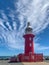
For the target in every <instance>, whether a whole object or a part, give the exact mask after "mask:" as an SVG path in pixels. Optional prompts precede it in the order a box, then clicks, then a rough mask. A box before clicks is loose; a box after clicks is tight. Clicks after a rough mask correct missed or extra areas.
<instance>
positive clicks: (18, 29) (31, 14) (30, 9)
mask: <svg viewBox="0 0 49 65" xmlns="http://www.w3.org/2000/svg"><path fill="white" fill-rule="evenodd" d="M14 5H15V10H12V9H10V8H8V10H9V12H10V13H9V14H5V12H4V11H3V10H2V11H1V13H0V14H1V16H2V18H0V30H1V31H2V32H0V35H3V38H4V40H5V42H6V44H7V46H8V47H10V48H13V49H22V48H23V47H24V45H23V44H22V43H24V42H23V39H22V36H23V34H24V32H25V27H26V24H27V22H28V21H30V23H31V26H32V28H33V32H34V33H35V34H39V33H40V32H42V31H43V30H44V29H46V28H47V26H48V25H49V16H48V15H47V14H49V1H48V0H44V1H43V0H41V1H40V0H31V1H30V0H18V2H14ZM17 13H18V14H17ZM4 22H5V24H6V25H5V24H4ZM10 22H11V23H10ZM1 26H2V27H1ZM12 27H13V28H12ZM4 28H5V29H6V30H7V31H5V30H4ZM8 28H9V30H10V31H9V30H8ZM5 32H6V33H5ZM35 41H36V39H35ZM19 44H20V45H19ZM36 47H38V49H37V50H42V49H43V50H45V49H49V47H44V46H43V47H42V46H40V45H39V44H37V45H36V44H35V48H36Z"/></svg>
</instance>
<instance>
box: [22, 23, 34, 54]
mask: <svg viewBox="0 0 49 65" xmlns="http://www.w3.org/2000/svg"><path fill="white" fill-rule="evenodd" d="M23 37H24V38H25V55H29V54H34V44H33V38H34V35H33V34H32V28H31V26H30V23H29V22H28V24H27V28H26V29H25V35H24V36H23Z"/></svg>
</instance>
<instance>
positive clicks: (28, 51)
mask: <svg viewBox="0 0 49 65" xmlns="http://www.w3.org/2000/svg"><path fill="white" fill-rule="evenodd" d="M34 36H35V35H34V34H32V27H31V25H30V22H28V23H27V27H26V29H25V34H24V35H23V37H24V39H25V49H24V50H25V51H24V54H19V55H18V57H17V61H20V62H37V61H38V62H40V61H43V54H36V53H34V43H33V38H34Z"/></svg>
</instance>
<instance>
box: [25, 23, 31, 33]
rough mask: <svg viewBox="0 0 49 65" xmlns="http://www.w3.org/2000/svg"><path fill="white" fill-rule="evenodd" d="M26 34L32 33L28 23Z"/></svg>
mask: <svg viewBox="0 0 49 65" xmlns="http://www.w3.org/2000/svg"><path fill="white" fill-rule="evenodd" d="M25 33H26V34H31V33H32V27H31V25H30V22H28V23H27V27H26V29H25Z"/></svg>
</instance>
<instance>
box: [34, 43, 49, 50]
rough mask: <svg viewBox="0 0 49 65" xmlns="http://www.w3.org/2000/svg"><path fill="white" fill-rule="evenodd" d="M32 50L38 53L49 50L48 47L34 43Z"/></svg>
mask: <svg viewBox="0 0 49 65" xmlns="http://www.w3.org/2000/svg"><path fill="white" fill-rule="evenodd" d="M34 48H35V50H36V51H37V50H38V51H40V50H42V51H43V50H49V46H41V45H40V43H35V44H34Z"/></svg>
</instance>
